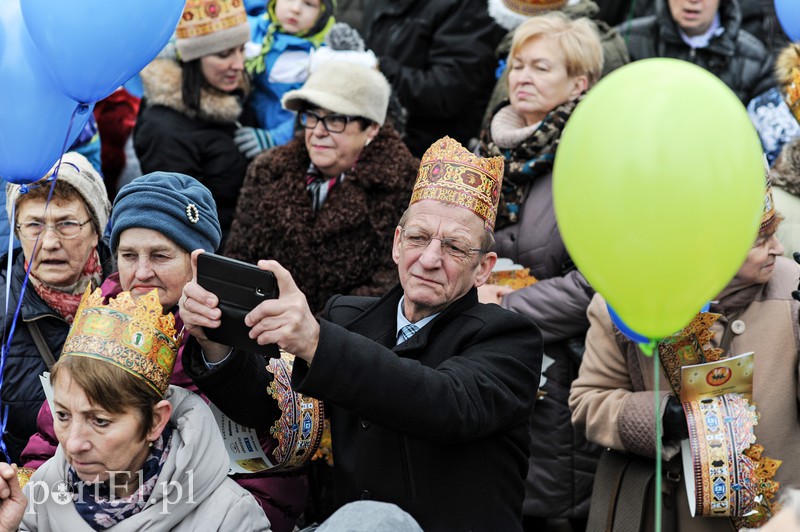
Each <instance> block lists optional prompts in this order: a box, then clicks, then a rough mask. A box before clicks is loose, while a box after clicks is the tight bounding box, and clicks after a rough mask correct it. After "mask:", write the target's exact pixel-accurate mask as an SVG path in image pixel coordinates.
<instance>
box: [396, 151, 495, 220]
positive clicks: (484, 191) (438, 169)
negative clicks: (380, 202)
mask: <svg viewBox="0 0 800 532" xmlns="http://www.w3.org/2000/svg"><path fill="white" fill-rule="evenodd" d="M502 183H503V158H502V157H491V158H482V157H478V156H477V155H473V154H472V153H470V152H469V150H467V149H466V148H464V147H463V146H462V145H461V144H460V143H459V142H458V141H456V140H454V139H451V138H450V137H444V138H441V139H439V140H437V141H436V142H434V143H433V145H431V147H430V148H428V150H427V151H426V152H425V154H424V155H423V156H422V162H421V163H420V165H419V172H418V173H417V181H416V182H415V183H414V190H413V191H412V192H411V201H410V202H409V206H410V205H413V204H415V203H416V202H418V201H422V200H426V199H433V200H438V201H443V202H445V203H450V204H452V205H457V206H459V207H463V208H465V209H469V210H470V211H472V212H474V213H475V214H477V215H478V216H480V217H481V219H482V220H483V221H484V226H485V227H486V230H487V231H493V230H494V222H495V219H496V218H497V203H498V201H499V200H500V186H501V184H502Z"/></svg>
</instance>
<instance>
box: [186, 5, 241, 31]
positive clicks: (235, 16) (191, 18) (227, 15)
mask: <svg viewBox="0 0 800 532" xmlns="http://www.w3.org/2000/svg"><path fill="white" fill-rule="evenodd" d="M240 24H247V13H246V12H245V10H244V9H242V0H188V1H187V2H186V7H184V8H183V15H182V16H181V20H180V22H179V23H178V27H177V28H176V29H175V36H176V37H177V38H178V39H190V38H192V37H202V36H203V35H210V34H212V33H216V32H218V31H221V30H226V29H228V28H233V27H235V26H238V25H240Z"/></svg>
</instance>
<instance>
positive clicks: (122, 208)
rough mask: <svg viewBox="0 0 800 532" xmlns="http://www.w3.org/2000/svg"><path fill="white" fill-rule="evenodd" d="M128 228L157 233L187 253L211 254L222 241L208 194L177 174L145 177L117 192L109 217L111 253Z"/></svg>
mask: <svg viewBox="0 0 800 532" xmlns="http://www.w3.org/2000/svg"><path fill="white" fill-rule="evenodd" d="M132 227H143V228H145V229H152V230H153V231H158V232H159V233H161V234H163V235H164V236H166V237H167V238H169V239H170V240H172V241H173V242H175V243H176V244H177V245H179V246H180V247H181V248H183V249H185V250H186V251H188V252H192V251H194V250H195V249H200V248H202V249H204V250H206V251H211V252H214V251H216V250H217V247H218V246H219V242H220V239H221V238H222V231H221V229H220V225H219V218H217V204H216V203H215V202H214V198H213V197H212V196H211V192H210V191H209V190H208V189H207V188H206V187H205V186H204V185H203V184H202V183H200V181H198V180H197V179H195V178H193V177H190V176H188V175H185V174H179V173H177V172H153V173H150V174H145V175H143V176H141V177H137V178H136V179H134V180H133V181H131V182H130V183H128V184H127V185H125V186H124V187H122V188H121V189H120V191H119V194H117V199H116V200H114V210H113V213H112V217H111V250H112V251H114V252H116V251H117V246H119V236H120V235H121V234H122V232H123V231H124V230H125V229H130V228H132Z"/></svg>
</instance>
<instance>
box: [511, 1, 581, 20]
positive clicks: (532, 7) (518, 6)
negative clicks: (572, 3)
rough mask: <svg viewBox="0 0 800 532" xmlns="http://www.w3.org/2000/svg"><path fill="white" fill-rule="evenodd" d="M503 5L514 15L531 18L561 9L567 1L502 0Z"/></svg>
mask: <svg viewBox="0 0 800 532" xmlns="http://www.w3.org/2000/svg"><path fill="white" fill-rule="evenodd" d="M503 4H504V5H505V6H506V7H507V8H508V9H510V10H511V11H514V12H515V13H519V14H520V15H525V16H526V17H532V16H534V15H540V14H542V13H546V12H548V11H555V10H557V9H561V8H562V7H564V6H565V5H567V0H503Z"/></svg>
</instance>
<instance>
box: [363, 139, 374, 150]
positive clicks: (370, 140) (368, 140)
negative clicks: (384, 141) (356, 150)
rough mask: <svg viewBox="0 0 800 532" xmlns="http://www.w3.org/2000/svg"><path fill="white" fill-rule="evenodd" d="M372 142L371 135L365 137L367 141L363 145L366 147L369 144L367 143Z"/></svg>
mask: <svg viewBox="0 0 800 532" xmlns="http://www.w3.org/2000/svg"><path fill="white" fill-rule="evenodd" d="M370 142H372V137H367V142H365V143H364V147H365V148H366V147H367V146H369V143H370Z"/></svg>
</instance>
